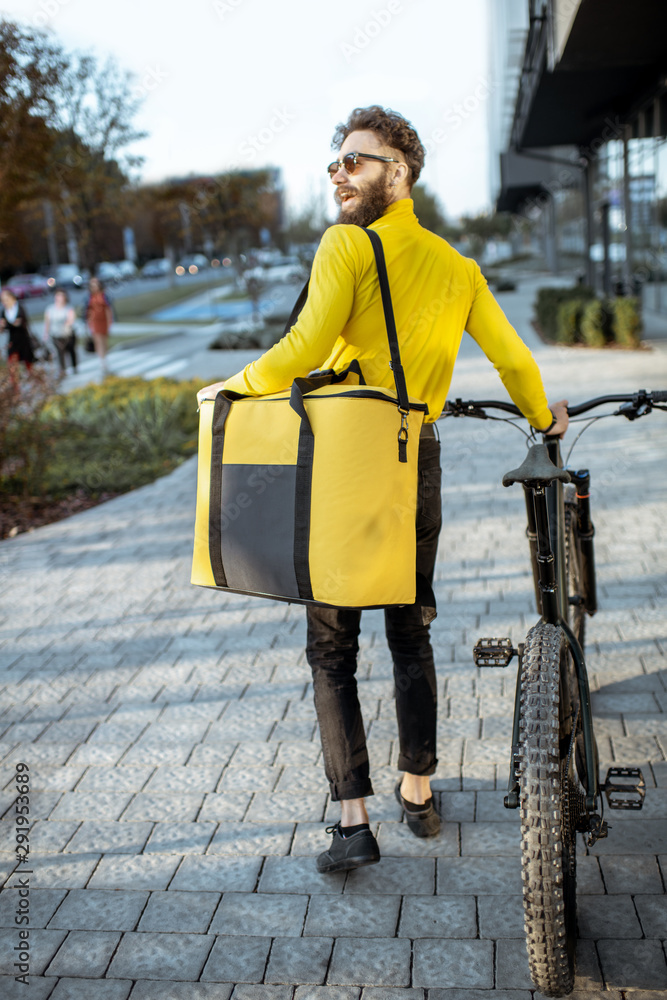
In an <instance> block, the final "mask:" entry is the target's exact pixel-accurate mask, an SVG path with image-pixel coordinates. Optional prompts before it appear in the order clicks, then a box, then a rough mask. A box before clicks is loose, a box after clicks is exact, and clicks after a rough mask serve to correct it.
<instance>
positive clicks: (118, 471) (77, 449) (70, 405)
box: [0, 378, 202, 498]
mask: <svg viewBox="0 0 667 1000" xmlns="http://www.w3.org/2000/svg"><path fill="white" fill-rule="evenodd" d="M201 384H202V383H201V381H200V380H197V381H194V380H193V381H191V382H176V381H174V380H173V379H154V380H153V381H150V382H147V381H144V380H143V379H140V378H110V379H106V380H105V381H104V382H103V383H102V384H101V385H89V386H86V387H85V388H82V389H77V390H75V391H74V392H71V393H70V394H69V395H67V396H61V395H56V394H54V393H52V394H51V395H50V397H49V398H48V399H46V400H44V402H43V405H41V407H40V409H39V412H38V413H35V414H31V415H29V416H24V415H21V414H18V415H17V417H16V419H15V421H14V425H13V435H14V436H13V438H12V439H11V441H10V442H9V444H10V447H11V448H12V449H13V453H10V452H8V451H7V450H5V452H4V453H3V459H4V460H3V463H2V466H1V467H0V493H2V494H4V495H5V496H16V495H17V494H21V493H22V494H24V495H28V494H39V495H41V496H44V495H47V496H49V497H51V498H61V497H64V496H68V495H71V494H73V493H81V491H83V492H84V493H85V494H86V495H88V496H92V497H97V496H99V495H100V494H106V493H123V492H125V491H126V490H130V489H133V488H134V487H136V486H142V485H145V484H146V483H149V482H152V481H153V480H154V479H155V478H157V477H158V476H161V475H164V474H165V473H167V472H170V471H171V470H172V469H173V468H175V466H176V465H178V464H180V462H182V461H183V459H184V458H185V457H186V456H187V455H190V454H192V453H193V452H194V451H195V450H196V447H197V422H198V418H197V400H196V392H197V389H198V388H199V387H200V386H201ZM24 436H26V438H29V447H28V449H27V450H28V457H27V458H26V456H25V454H24V453H25V452H26V447H25V446H24V447H23V451H21V448H20V442H21V441H22V440H23V438H24Z"/></svg>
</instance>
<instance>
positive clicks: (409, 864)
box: [328, 858, 435, 985]
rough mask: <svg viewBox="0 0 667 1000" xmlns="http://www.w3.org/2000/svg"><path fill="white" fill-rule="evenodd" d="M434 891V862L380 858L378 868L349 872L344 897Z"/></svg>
mask: <svg viewBox="0 0 667 1000" xmlns="http://www.w3.org/2000/svg"><path fill="white" fill-rule="evenodd" d="M328 877H331V876H328ZM434 890H435V858H383V859H382V860H381V862H380V864H378V865H368V866H367V867H365V868H358V869H356V870H355V871H351V872H350V873H349V875H348V877H347V882H346V883H345V892H346V893H367V892H372V893H398V894H399V895H415V894H426V895H429V896H430V895H432V894H433V892H434ZM370 985H374V984H370Z"/></svg>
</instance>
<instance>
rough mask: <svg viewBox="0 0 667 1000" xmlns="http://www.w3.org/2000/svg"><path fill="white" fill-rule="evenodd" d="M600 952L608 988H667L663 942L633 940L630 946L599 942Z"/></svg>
mask: <svg viewBox="0 0 667 1000" xmlns="http://www.w3.org/2000/svg"><path fill="white" fill-rule="evenodd" d="M597 950H598V954H599V956H600V962H601V963H602V972H603V975H604V978H605V984H606V985H607V987H608V988H612V989H624V988H626V987H629V988H630V989H632V990H654V989H657V990H665V989H667V963H666V962H665V953H664V951H663V949H662V944H661V943H660V941H655V940H651V941H633V942H632V943H631V944H630V942H628V941H617V940H609V939H607V940H604V941H598V942H597ZM632 996H633V997H634V996H635V994H634V993H633V994H632Z"/></svg>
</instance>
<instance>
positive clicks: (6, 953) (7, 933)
mask: <svg viewBox="0 0 667 1000" xmlns="http://www.w3.org/2000/svg"><path fill="white" fill-rule="evenodd" d="M66 933H67V932H66V931H50V930H43V929H41V928H39V929H37V928H36V929H35V930H31V931H30V938H29V941H30V952H29V953H30V961H29V963H28V964H29V966H30V972H29V977H30V978H29V982H34V979H33V977H34V976H41V975H43V973H44V969H45V968H46V967H47V965H48V964H49V962H50V961H51V959H52V958H53V956H54V955H55V953H56V952H57V950H58V948H59V947H60V945H61V944H62V942H63V940H64V938H65V935H66ZM17 944H20V940H19V936H18V931H17V928H16V927H13V928H12V929H11V930H0V976H15V975H16V969H15V968H14V962H16V960H17V956H18V957H19V961H20V960H21V959H20V956H21V954H22V953H21V952H17V951H15V950H14V949H15V947H16V945H17ZM21 971H22V970H21Z"/></svg>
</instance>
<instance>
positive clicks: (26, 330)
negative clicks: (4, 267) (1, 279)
mask: <svg viewBox="0 0 667 1000" xmlns="http://www.w3.org/2000/svg"><path fill="white" fill-rule="evenodd" d="M0 303H1V304H2V308H0V329H1V330H4V332H5V333H6V334H7V361H8V362H9V366H10V370H11V371H12V372H15V366H16V365H18V364H23V365H25V367H26V369H27V370H28V371H30V370H31V368H32V365H33V362H34V361H35V352H34V350H33V347H32V334H31V333H30V324H29V323H28V316H27V314H26V311H25V309H24V308H23V306H22V305H21V303H20V302H19V301H18V299H17V298H16V296H15V295H14V293H13V292H12V291H10V289H9V288H3V289H2V291H1V292H0ZM11 380H12V383H13V385H14V387H15V388H16V387H17V386H18V383H17V380H16V375H15V374H12V375H11Z"/></svg>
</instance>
